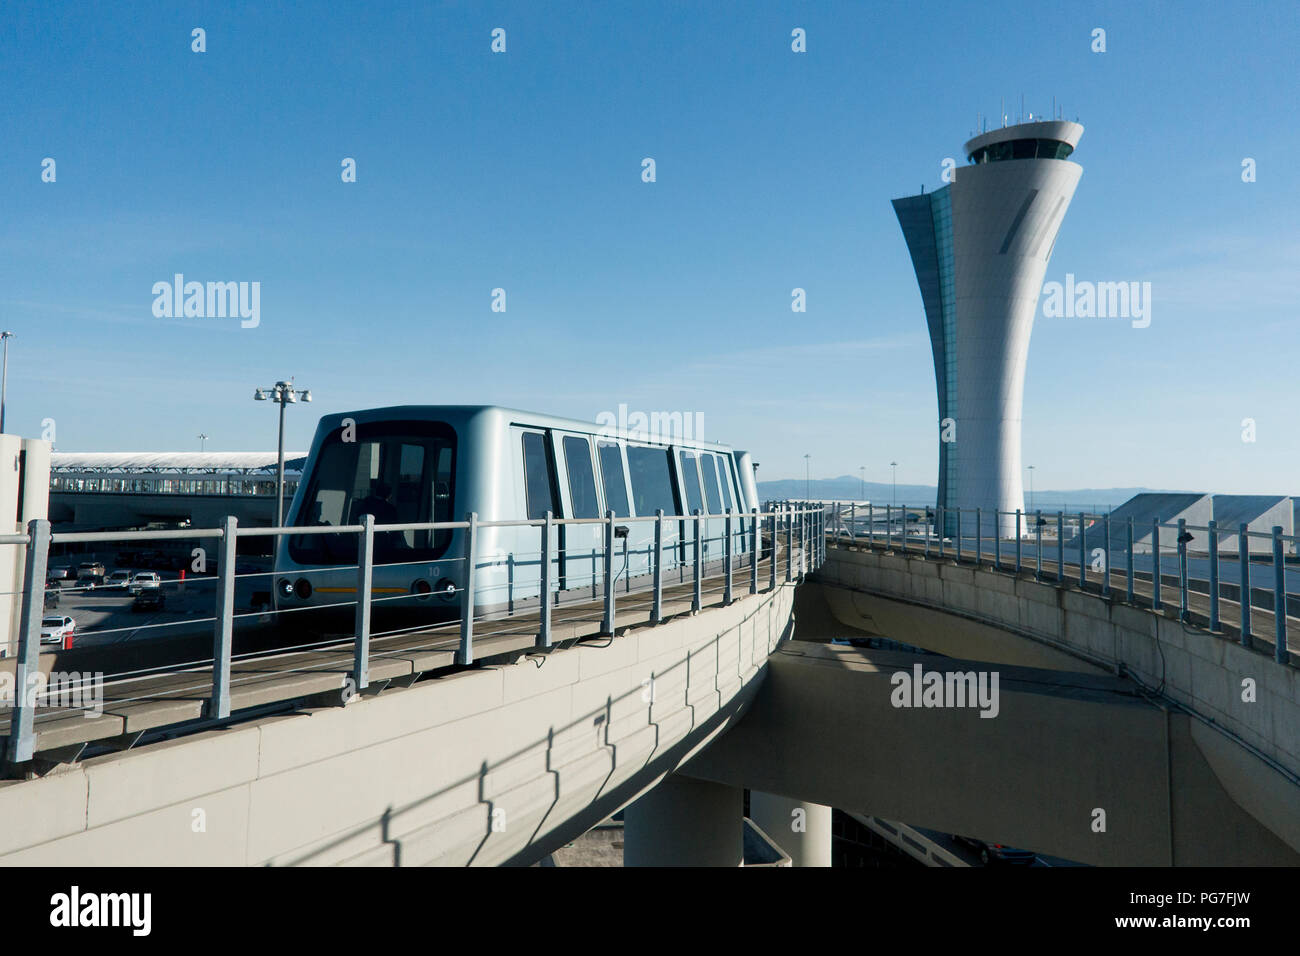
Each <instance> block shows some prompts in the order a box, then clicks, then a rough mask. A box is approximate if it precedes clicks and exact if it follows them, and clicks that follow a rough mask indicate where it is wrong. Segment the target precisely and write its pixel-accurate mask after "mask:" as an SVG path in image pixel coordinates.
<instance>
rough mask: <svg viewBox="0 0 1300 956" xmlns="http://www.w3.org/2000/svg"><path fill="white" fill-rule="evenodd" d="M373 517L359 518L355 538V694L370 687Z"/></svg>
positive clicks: (353, 662) (353, 665)
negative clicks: (359, 525) (359, 524)
mask: <svg viewBox="0 0 1300 956" xmlns="http://www.w3.org/2000/svg"><path fill="white" fill-rule="evenodd" d="M374 561H375V516H374V515H372V514H370V513H368V512H367V513H366V514H363V515H362V516H361V531H360V532H359V533H358V534H357V617H356V632H357V638H356V645H355V647H354V648H353V654H352V680H353V682H354V683H355V684H356V688H355V689H356V690H358V691H362V690H365V689H366V688H367V687H369V686H370V588H371V582H372V581H373V580H374Z"/></svg>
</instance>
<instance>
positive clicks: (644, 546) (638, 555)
mask: <svg viewBox="0 0 1300 956" xmlns="http://www.w3.org/2000/svg"><path fill="white" fill-rule="evenodd" d="M596 464H597V465H598V466H599V472H600V489H601V492H602V495H603V498H604V506H603V507H604V508H605V509H608V510H609V511H612V512H614V517H615V518H616V519H617V518H627V517H630V516H631V514H632V509H631V498H630V497H629V496H628V478H627V468H626V467H625V466H624V460H623V446H622V445H620V444H619V443H618V442H615V441H603V440H600V439H597V441H596ZM601 513H602V514H604V511H602V512H601ZM626 526H627V528H628V535H627V537H626V538H624V539H623V540H622V541H621V542H615V544H616V545H618V547H619V549H620V550H621V551H622V552H623V553H624V554H626V558H623V559H621V560H619V561H618V562H617V563H616V565H615V571H618V570H619V569H620V568H622V569H623V570H622V575H623V578H622V582H621V583H622V584H624V585H626V584H627V582H629V581H631V579H632V578H635V577H638V576H639V575H643V574H648V573H649V572H650V555H651V554H652V552H653V551H654V531H655V529H654V525H653V524H650V523H649V522H644V521H639V522H636V523H635V524H633V523H631V522H627V523H626Z"/></svg>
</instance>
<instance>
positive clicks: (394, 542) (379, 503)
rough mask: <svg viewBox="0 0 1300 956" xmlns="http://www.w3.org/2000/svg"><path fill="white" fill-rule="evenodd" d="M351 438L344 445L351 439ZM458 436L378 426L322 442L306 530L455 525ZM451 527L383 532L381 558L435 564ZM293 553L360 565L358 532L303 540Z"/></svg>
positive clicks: (429, 425) (303, 516)
mask: <svg viewBox="0 0 1300 956" xmlns="http://www.w3.org/2000/svg"><path fill="white" fill-rule="evenodd" d="M345 438H346V439H348V440H344V439H345ZM455 457H456V436H455V432H453V431H452V429H451V428H450V426H448V425H445V424H442V423H440V422H375V423H368V424H364V425H357V426H356V427H355V434H353V433H350V432H340V433H336V434H333V435H331V436H330V437H329V438H327V439H325V441H324V442H323V443H322V444H321V447H320V451H319V454H318V455H317V458H316V467H315V469H314V471H313V473H312V475H311V477H310V481H309V483H308V486H307V489H308V490H307V494H306V496H305V497H304V499H303V501H304V504H303V507H302V509H301V510H300V512H299V514H298V516H297V519H296V522H295V524H296V525H297V526H299V527H306V526H317V527H318V526H321V525H338V526H343V525H355V524H360V523H361V521H362V516H363V515H366V514H370V515H373V516H374V521H375V524H376V525H385V524H406V523H423V522H434V521H451V520H453V519H452V506H453V482H454V474H455V471H454V469H455ZM450 540H451V530H450V529H441V530H438V531H428V530H422V531H409V530H408V531H378V532H376V533H375V561H376V562H378V563H381V564H382V563H392V562H397V561H429V560H433V559H435V558H438V557H441V555H442V554H443V552H444V551H446V550H447V545H448V543H449V542H450ZM289 554H290V556H291V557H292V558H293V560H295V561H298V562H300V563H303V564H345V563H349V562H352V561H356V560H357V535H356V534H355V533H347V534H338V535H333V534H323V535H297V536H295V537H292V538H290V539H289Z"/></svg>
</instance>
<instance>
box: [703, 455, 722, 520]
mask: <svg viewBox="0 0 1300 956" xmlns="http://www.w3.org/2000/svg"><path fill="white" fill-rule="evenodd" d="M700 472H701V475H700V477H702V478H703V479H704V497H705V500H707V501H708V503H709V514H711V515H717V514H722V499H721V498H720V497H718V469H717V467H716V466H715V465H714V464H713V456H712V455H700Z"/></svg>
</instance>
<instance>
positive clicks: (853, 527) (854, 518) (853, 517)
mask: <svg viewBox="0 0 1300 956" xmlns="http://www.w3.org/2000/svg"><path fill="white" fill-rule="evenodd" d="M857 528H858V503H857V502H856V501H853V502H850V503H849V537H850V538H853V539H855V540H856V539H857V537H858V531H857Z"/></svg>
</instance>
